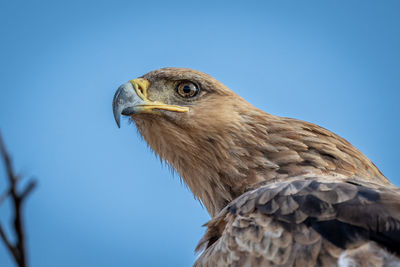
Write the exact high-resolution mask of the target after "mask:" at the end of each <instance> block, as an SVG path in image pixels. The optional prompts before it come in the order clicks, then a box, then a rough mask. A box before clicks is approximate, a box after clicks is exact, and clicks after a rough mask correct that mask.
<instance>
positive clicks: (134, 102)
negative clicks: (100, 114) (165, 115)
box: [112, 78, 189, 128]
mask: <svg viewBox="0 0 400 267" xmlns="http://www.w3.org/2000/svg"><path fill="white" fill-rule="evenodd" d="M149 86H150V83H149V81H148V80H146V79H143V78H138V79H134V80H131V81H129V82H127V83H124V84H123V85H121V86H120V87H119V88H118V90H117V91H116V92H115V95H114V99H113V103H112V106H113V113H114V119H115V122H116V123H117V125H118V128H119V127H120V122H121V114H122V115H125V116H132V115H134V114H137V113H144V112H145V113H153V114H155V112H153V109H162V110H169V111H175V112H188V111H189V108H188V107H181V106H175V105H167V104H164V103H161V102H157V101H151V100H149V99H148V98H147V89H148V88H149Z"/></svg>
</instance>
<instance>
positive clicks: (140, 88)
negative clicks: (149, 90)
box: [138, 85, 144, 94]
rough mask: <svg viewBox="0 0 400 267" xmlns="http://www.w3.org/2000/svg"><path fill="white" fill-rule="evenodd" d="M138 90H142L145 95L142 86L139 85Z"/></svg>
mask: <svg viewBox="0 0 400 267" xmlns="http://www.w3.org/2000/svg"><path fill="white" fill-rule="evenodd" d="M138 89H139V90H140V92H141V93H142V94H144V91H143V88H142V87H141V86H140V85H138Z"/></svg>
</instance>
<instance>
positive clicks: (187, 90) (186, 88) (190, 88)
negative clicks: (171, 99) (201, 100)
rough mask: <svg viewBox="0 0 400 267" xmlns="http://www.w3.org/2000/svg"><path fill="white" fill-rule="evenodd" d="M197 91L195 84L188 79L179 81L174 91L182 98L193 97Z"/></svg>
mask: <svg viewBox="0 0 400 267" xmlns="http://www.w3.org/2000/svg"><path fill="white" fill-rule="evenodd" d="M199 91H200V90H199V88H198V87H197V85H196V84H194V83H192V82H188V81H184V82H181V83H179V84H178V86H177V87H176V92H177V93H178V94H179V95H180V96H181V97H183V98H192V97H195V96H196V95H197V94H198V93H199Z"/></svg>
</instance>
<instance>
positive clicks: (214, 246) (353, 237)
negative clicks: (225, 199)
mask: <svg viewBox="0 0 400 267" xmlns="http://www.w3.org/2000/svg"><path fill="white" fill-rule="evenodd" d="M206 225H207V226H208V229H207V232H206V234H205V236H204V237H203V239H202V240H201V241H200V243H199V245H198V248H197V250H202V249H205V250H204V252H203V253H202V254H201V255H200V257H199V258H198V260H197V261H196V263H195V266H336V265H338V264H339V265H340V266H342V265H343V266H383V265H384V264H390V263H391V264H394V266H398V265H397V264H399V265H400V260H399V258H398V256H399V255H400V190H399V189H395V188H386V187H381V186H379V185H376V184H373V183H366V182H360V181H356V180H354V181H350V180H349V181H346V182H327V181H322V180H318V179H317V178H309V179H292V180H290V181H281V182H275V183H270V184H267V185H264V186H262V187H260V188H257V189H255V190H252V191H249V192H247V193H245V194H243V195H242V196H240V197H238V198H237V199H235V200H234V201H232V202H231V203H230V204H229V205H228V206H227V207H226V208H224V209H223V210H222V211H221V212H220V213H219V215H218V216H216V217H215V218H213V219H212V220H211V221H210V222H208V223H207V224H206Z"/></svg>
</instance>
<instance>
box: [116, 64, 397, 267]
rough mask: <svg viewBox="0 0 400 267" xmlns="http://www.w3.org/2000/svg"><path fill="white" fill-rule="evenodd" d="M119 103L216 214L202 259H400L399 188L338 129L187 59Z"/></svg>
mask: <svg viewBox="0 0 400 267" xmlns="http://www.w3.org/2000/svg"><path fill="white" fill-rule="evenodd" d="M113 111H114V116H115V119H116V121H117V124H118V126H119V124H120V115H121V114H122V115H126V116H130V117H131V118H132V120H133V121H134V122H135V124H136V126H137V128H138V130H139V132H140V134H141V135H142V136H143V138H144V139H145V140H146V142H147V143H148V144H149V146H150V147H151V149H152V150H154V152H155V153H156V154H157V155H159V156H160V157H161V158H162V159H164V160H165V161H166V162H168V164H170V165H171V166H172V167H173V168H174V169H175V170H176V171H177V172H178V173H179V174H180V176H181V177H182V179H183V180H184V181H185V183H186V184H187V185H188V186H189V188H190V190H191V191H192V192H193V194H194V196H195V197H196V198H197V199H199V200H200V201H201V202H202V203H203V204H204V206H205V207H206V208H207V211H208V212H209V214H210V216H211V217H212V219H211V220H210V221H209V222H208V223H207V224H206V225H207V227H208V228H207V231H206V234H205V235H204V237H203V238H202V240H201V241H200V243H199V246H198V248H197V249H198V250H201V251H203V252H202V254H201V255H200V256H199V258H198V259H197V261H196V263H195V266H336V265H340V266H398V265H400V259H399V257H400V190H399V189H398V188H397V187H395V186H394V185H393V184H391V183H390V182H389V180H388V179H386V177H385V176H384V175H383V174H382V173H381V172H380V171H379V169H378V168H377V167H376V166H375V165H374V164H373V163H372V162H371V161H370V160H369V159H368V158H367V157H366V156H364V155H363V154H362V153H361V152H360V151H358V150H357V149H356V148H355V147H353V146H352V145H351V144H350V143H349V142H347V141H346V140H344V139H343V138H341V137H339V136H338V135H336V134H334V133H332V132H330V131H328V130H326V129H324V128H321V127H319V126H317V125H314V124H312V123H309V122H304V121H300V120H296V119H290V118H282V117H277V116H274V115H270V114H268V113H265V112H264V111H262V110H260V109H258V108H256V107H254V106H252V105H251V104H249V103H248V102H246V101H245V100H244V99H243V98H241V97H240V96H238V95H237V94H235V93H234V92H233V91H231V90H230V89H228V88H227V87H226V86H224V85H223V84H222V83H220V82H219V81H217V80H215V79H213V78H212V77H210V76H208V75H206V74H204V73H202V72H199V71H195V70H191V69H185V68H163V69H159V70H155V71H152V72H149V73H147V74H145V75H144V76H142V77H140V78H138V79H134V80H131V81H129V82H127V83H125V84H123V85H122V86H121V87H119V89H118V90H117V92H116V93H115V96H114V100H113Z"/></svg>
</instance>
